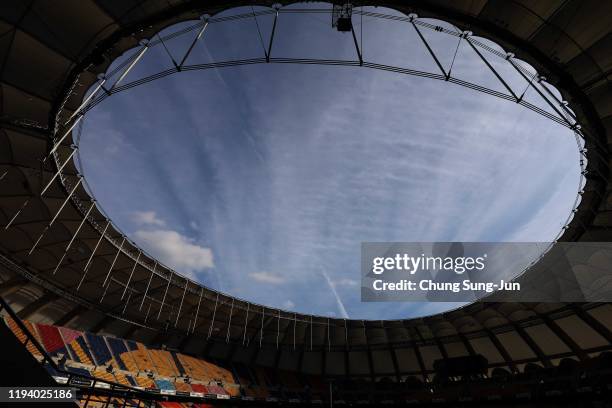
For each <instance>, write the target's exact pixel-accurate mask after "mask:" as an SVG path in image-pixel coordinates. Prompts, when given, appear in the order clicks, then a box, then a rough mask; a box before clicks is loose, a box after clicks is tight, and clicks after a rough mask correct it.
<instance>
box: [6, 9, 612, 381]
mask: <svg viewBox="0 0 612 408" xmlns="http://www.w3.org/2000/svg"><path fill="white" fill-rule="evenodd" d="M274 3H275V2H274ZM251 4H258V5H269V6H271V5H272V4H273V2H271V1H270V2H268V1H260V2H257V3H252V2H250V1H233V2H224V1H167V0H150V1H121V2H115V1H110V0H109V1H105V0H79V1H64V2H62V3H61V6H59V5H58V3H57V2H45V1H36V0H32V1H7V2H3V4H2V6H0V40H1V41H0V44H1V52H0V55H1V57H2V72H1V74H0V86H1V91H2V104H1V105H0V109H1V117H2V125H1V126H2V130H1V134H0V146H1V147H0V156H1V159H0V178H1V179H2V180H1V181H0V183H1V184H0V185H1V189H0V224H2V225H7V224H10V227H9V228H7V229H2V230H0V250H1V251H2V254H1V255H2V257H1V258H0V259H1V260H2V267H1V269H0V276H2V279H3V280H2V283H0V292H1V294H2V295H3V296H5V297H7V298H8V299H10V300H11V301H12V302H13V303H14V304H16V305H20V306H22V307H23V308H22V309H21V311H20V314H21V316H22V317H24V318H34V319H46V320H50V321H52V322H54V323H55V324H58V325H69V326H74V327H79V328H80V329H83V330H91V331H101V332H106V333H113V334H116V335H119V336H123V337H128V338H131V337H134V338H138V339H141V340H145V341H149V342H154V343H165V344H168V345H170V346H171V347H177V348H182V349H184V350H186V351H188V352H193V353H202V354H207V355H211V356H214V357H220V358H233V359H237V360H241V361H248V362H257V363H261V364H264V365H270V366H275V365H276V366H280V367H283V368H292V369H300V370H303V371H306V372H312V373H326V374H330V375H334V374H344V373H350V374H352V375H364V376H380V375H397V376H400V375H402V374H404V373H411V372H423V373H425V372H428V371H431V370H432V364H433V361H434V360H435V359H436V358H441V357H447V356H450V357H452V356H456V355H464V354H471V353H481V354H483V355H485V356H486V357H487V358H488V359H489V362H490V363H491V364H496V365H501V366H508V367H510V368H511V369H515V368H516V367H517V366H519V365H520V364H524V363H525V362H528V361H535V362H540V363H541V364H543V365H550V364H551V362H553V361H554V360H555V359H557V358H560V357H568V356H572V357H575V358H578V359H584V358H586V356H588V355H589V353H594V352H597V351H601V350H605V349H609V348H610V345H611V343H612V335H611V329H612V306H611V305H609V304H603V305H601V304H551V303H542V304H523V303H478V304H474V305H470V306H467V307H464V308H461V309H458V310H455V311H452V312H448V313H444V314H439V315H435V316H430V317H425V318H420V319H410V320H398V321H354V320H343V319H332V318H326V317H318V316H310V315H302V314H295V313H293V312H287V311H282V310H277V309H271V308H267V307H265V305H263V306H262V305H255V304H251V303H248V302H245V301H242V300H238V299H234V298H232V297H231V296H228V295H225V294H219V293H217V292H214V291H212V290H209V289H207V288H203V287H201V286H200V285H199V284H198V283H196V282H193V281H189V280H187V279H186V278H184V277H182V276H181V275H179V274H177V273H175V272H174V271H172V270H170V269H168V268H166V267H164V266H163V265H160V264H158V263H156V261H155V260H154V259H151V258H149V257H148V256H147V255H146V254H143V253H142V252H141V250H140V249H139V248H138V247H137V246H135V245H134V244H133V243H131V242H130V241H129V240H127V239H124V237H123V236H122V235H121V234H120V232H118V231H117V230H116V229H115V228H114V226H113V225H112V224H110V223H109V222H108V220H107V219H106V217H105V216H104V214H103V213H101V212H100V210H99V209H98V208H97V207H96V206H95V205H93V204H92V203H91V201H90V196H89V194H88V192H87V190H86V189H85V187H84V185H83V183H82V182H81V181H80V178H79V175H78V174H77V171H76V168H75V166H74V164H73V162H72V161H71V160H67V161H66V159H67V158H68V157H69V156H70V154H71V153H72V151H73V150H72V148H71V136H70V134H69V136H68V137H67V138H66V139H64V140H63V141H62V143H61V144H60V145H59V147H57V149H56V151H55V152H54V153H56V154H50V152H51V151H52V149H53V148H54V140H55V141H57V140H58V138H60V137H61V135H62V134H63V133H65V132H66V131H67V130H69V129H70V126H65V125H64V123H66V122H67V121H68V120H69V118H70V117H71V115H72V114H73V113H74V111H75V110H77V109H78V108H79V106H80V104H81V102H82V100H83V97H84V94H85V92H86V91H87V90H88V89H89V88H90V87H91V86H92V85H93V84H95V83H96V82H97V81H98V74H100V73H103V72H105V71H106V70H107V68H108V66H109V65H110V64H111V63H112V61H114V60H115V59H116V58H117V57H118V56H120V55H121V54H122V53H123V52H125V51H126V50H128V49H131V48H133V47H136V46H137V45H138V44H139V42H140V41H141V40H142V39H147V38H151V37H152V36H153V35H154V34H155V33H157V32H158V31H160V30H161V29H163V28H164V27H167V26H169V25H172V24H175V23H177V22H180V21H186V20H197V19H199V17H200V16H201V15H203V14H210V15H214V14H215V13H218V12H220V11H222V10H225V9H227V8H230V7H235V6H240V5H251ZM354 4H356V5H360V4H361V2H357V1H355V2H354ZM363 4H364V5H376V4H379V2H376V1H371V2H367V3H365V2H364V3H363ZM380 5H384V6H386V7H391V8H394V9H397V10H399V11H402V12H404V13H406V14H409V13H416V14H417V15H419V16H420V17H433V18H439V19H442V20H445V21H448V22H451V23H453V24H455V25H456V26H457V27H459V28H461V29H465V30H470V31H472V32H473V33H474V34H475V35H478V36H482V37H485V38H489V39H491V40H493V41H495V42H496V43H498V44H500V45H501V46H503V47H504V49H505V50H507V51H508V52H512V53H514V54H515V55H516V56H517V57H519V58H521V59H523V60H525V61H527V62H529V63H530V64H531V65H533V66H534V67H535V68H536V69H537V70H538V72H540V73H541V74H543V75H544V76H546V77H547V80H548V82H549V83H551V84H553V85H555V86H556V87H557V88H558V89H559V90H560V91H561V92H562V94H563V97H564V99H565V100H567V101H568V102H569V106H570V107H571V108H572V110H573V111H574V112H575V113H576V116H577V117H578V119H579V122H580V123H581V124H582V125H583V128H584V130H585V132H584V134H585V135H586V140H585V147H586V149H587V152H586V155H587V158H588V167H587V170H588V172H587V174H586V177H587V183H586V185H585V188H584V192H583V194H582V201H581V203H580V206H579V207H578V210H577V212H576V213H575V215H574V218H573V219H572V221H571V222H570V224H569V225H568V226H567V227H566V230H565V233H564V235H563V237H562V240H564V241H612V233H611V232H610V227H612V196H611V192H612V188H611V186H610V184H609V174H610V169H609V166H610V151H609V149H610V137H612V86H611V83H610V80H611V77H612V52H610V50H612V33H611V32H610V26H609V21H610V19H611V18H612V3H609V2H595V1H594V2H583V1H577V0H574V1H565V2H562V1H540V2H524V1H514V0H509V1H504V2H501V1H486V0H482V1H476V2H438V1H387V2H380ZM68 123H71V122H68ZM65 161H66V162H67V164H66V166H65V167H63V168H62V169H61V172H58V170H59V169H60V167H61V163H64V162H65ZM58 173H60V174H58ZM56 174H58V175H57V176H56ZM47 185H48V186H49V187H48V189H47V190H46V191H45V193H44V194H42V195H41V191H43V190H44V189H45V187H46V186H47ZM77 232H78V234H77ZM102 233H104V236H103V237H102ZM73 238H74V239H73ZM105 283H106V284H105ZM145 294H146V296H145ZM209 338H210V339H211V341H204V340H206V339H209Z"/></svg>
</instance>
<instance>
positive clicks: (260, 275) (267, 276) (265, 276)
mask: <svg viewBox="0 0 612 408" xmlns="http://www.w3.org/2000/svg"><path fill="white" fill-rule="evenodd" d="M249 278H251V279H253V280H255V281H257V282H262V283H270V284H272V285H279V284H281V283H284V282H285V278H284V277H283V276H280V275H276V274H274V273H270V272H251V273H249Z"/></svg>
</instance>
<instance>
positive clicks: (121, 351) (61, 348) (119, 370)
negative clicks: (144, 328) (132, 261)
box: [4, 317, 240, 395]
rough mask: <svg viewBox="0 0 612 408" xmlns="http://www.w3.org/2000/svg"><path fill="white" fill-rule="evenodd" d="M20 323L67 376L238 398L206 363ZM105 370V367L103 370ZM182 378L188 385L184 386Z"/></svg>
mask: <svg viewBox="0 0 612 408" xmlns="http://www.w3.org/2000/svg"><path fill="white" fill-rule="evenodd" d="M4 319H5V321H6V324H7V325H8V326H9V328H10V329H11V330H12V331H13V333H14V334H15V335H16V336H17V337H18V338H19V339H20V340H21V341H23V340H24V339H25V338H26V336H25V334H24V333H22V332H21V330H20V329H19V328H18V327H17V324H16V323H15V322H14V321H13V320H12V319H10V318H8V317H5V318H4ZM24 323H25V325H26V327H27V328H28V330H29V331H30V332H31V333H32V334H33V335H34V337H35V338H36V339H37V340H38V342H39V343H40V344H41V345H42V347H44V349H45V350H46V351H47V353H49V355H51V356H54V357H57V358H61V357H63V358H65V362H64V364H65V367H66V369H68V370H69V371H71V372H73V373H78V374H91V375H93V376H94V377H96V378H100V379H103V380H107V381H112V382H116V383H120V384H124V385H130V386H139V387H145V388H159V389H168V390H177V391H181V392H191V391H195V392H202V393H205V394H225V395H228V394H229V395H239V394H240V392H239V388H238V386H237V385H236V384H237V383H238V381H237V380H235V379H234V377H233V375H232V373H231V371H230V370H227V369H225V368H223V367H220V366H218V365H216V364H214V363H211V362H209V361H205V360H202V359H199V358H195V357H191V356H187V355H185V354H181V353H177V352H174V351H168V350H162V349H158V348H154V347H148V346H145V345H144V344H142V343H140V342H136V341H131V340H123V339H119V338H116V337H110V336H102V335H97V334H93V333H87V332H85V333H84V332H80V331H77V330H73V329H68V328H65V327H57V326H52V325H47V324H42V323H31V322H27V321H26V322H24ZM27 347H28V350H29V351H30V352H31V353H32V354H34V355H37V354H40V353H38V352H37V350H36V349H35V347H34V346H33V345H32V344H31V343H29V344H28V345H27ZM109 367H110V368H111V369H109V370H107V368H109ZM180 377H182V378H180ZM185 377H189V379H190V381H191V382H193V384H189V383H187V382H186V381H185ZM198 383H200V384H198Z"/></svg>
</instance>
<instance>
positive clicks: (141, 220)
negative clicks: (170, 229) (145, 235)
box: [132, 211, 166, 227]
mask: <svg viewBox="0 0 612 408" xmlns="http://www.w3.org/2000/svg"><path fill="white" fill-rule="evenodd" d="M132 221H134V222H135V223H137V224H139V225H153V226H157V227H163V226H164V225H166V223H165V221H164V220H162V219H161V218H159V217H158V216H157V213H156V212H155V211H134V212H133V213H132Z"/></svg>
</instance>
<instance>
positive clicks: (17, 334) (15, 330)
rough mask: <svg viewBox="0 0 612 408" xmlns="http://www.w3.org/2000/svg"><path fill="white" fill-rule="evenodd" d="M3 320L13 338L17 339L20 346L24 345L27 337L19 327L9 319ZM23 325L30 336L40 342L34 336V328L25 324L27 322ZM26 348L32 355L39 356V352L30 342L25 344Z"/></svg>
mask: <svg viewBox="0 0 612 408" xmlns="http://www.w3.org/2000/svg"><path fill="white" fill-rule="evenodd" d="M4 320H5V321H6V324H7V326H8V327H9V329H10V330H11V331H12V332H13V333H14V334H15V337H17V339H18V340H19V341H20V342H21V343H22V344H23V343H25V342H26V340H27V336H26V334H25V333H24V332H23V331H21V329H20V328H19V326H17V323H16V322H15V321H14V320H13V319H11V318H10V317H5V318H4ZM23 324H24V325H25V326H26V328H27V329H28V331H29V332H30V333H31V334H33V335H34V337H35V338H37V340H39V341H40V339H38V336H37V335H36V332H35V331H34V326H33V325H32V324H31V323H30V322H27V321H24V322H23ZM26 348H27V350H28V351H29V352H30V353H31V354H32V355H34V356H40V352H39V351H38V350H37V349H36V347H35V346H34V345H33V344H32V343H31V342H27V344H26Z"/></svg>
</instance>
